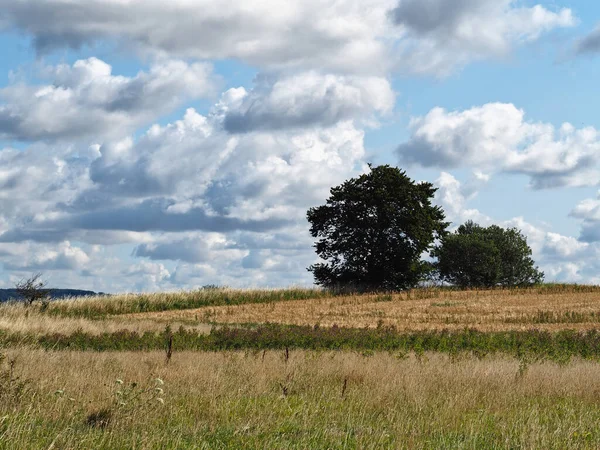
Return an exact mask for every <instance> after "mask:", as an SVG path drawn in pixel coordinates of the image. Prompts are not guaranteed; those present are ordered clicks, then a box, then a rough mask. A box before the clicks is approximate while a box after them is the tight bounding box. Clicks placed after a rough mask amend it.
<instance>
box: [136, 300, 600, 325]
mask: <svg viewBox="0 0 600 450" xmlns="http://www.w3.org/2000/svg"><path fill="white" fill-rule="evenodd" d="M415 296H416V295H415V293H414V292H413V293H412V294H406V293H404V294H394V295H356V296H347V297H329V298H318V299H312V300H298V301H287V302H273V303H265V304H244V305H235V306H216V307H204V308H198V309H192V310H181V311H164V312H157V313H143V314H132V315H130V316H129V317H131V319H136V320H148V319H151V320H159V321H163V322H169V321H176V320H179V321H182V320H183V321H189V320H193V319H194V318H195V319H196V320H199V321H205V322H213V323H264V322H272V323H285V324H294V325H315V324H320V325H322V326H331V325H334V324H337V325H338V326H347V327H376V326H378V325H380V324H383V325H394V326H395V327H397V328H398V330H404V331H409V330H414V331H416V330H437V329H463V328H465V327H469V328H474V329H478V330H481V331H501V330H526V329H531V328H537V329H541V330H549V331H556V330H561V329H566V328H568V329H576V330H589V329H596V328H598V327H599V326H600V292H576V291H574V292H569V291H567V292H564V291H558V292H553V291H539V290H521V291H502V290H499V291H424V292H423V293H420V294H419V295H418V296H421V297H424V298H415Z"/></svg>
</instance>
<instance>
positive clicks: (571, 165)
mask: <svg viewBox="0 0 600 450" xmlns="http://www.w3.org/2000/svg"><path fill="white" fill-rule="evenodd" d="M410 130H411V137H410V139H409V140H408V141H407V142H404V143H402V144H401V145H400V146H399V147H398V149H397V154H398V156H399V157H400V159H401V161H402V162H406V163H409V164H411V163H412V164H419V165H422V166H424V167H440V168H445V169H447V168H456V167H463V166H468V167H470V168H475V169H479V170H484V171H487V172H497V171H503V172H508V173H521V174H525V175H528V176H530V177H531V185H532V187H533V188H535V189H544V188H552V187H560V186H590V185H596V184H597V183H598V182H599V181H600V170H599V169H598V163H599V158H600V135H599V133H598V130H596V129H595V128H592V127H587V128H581V129H576V128H575V127H574V126H572V125H571V124H569V123H565V124H563V125H562V126H561V127H560V129H559V130H556V129H555V127H554V126H552V125H551V124H545V123H536V122H528V121H526V120H525V113H524V111H523V110H521V109H518V108H517V107H515V106H514V105H513V104H510V103H509V104H504V103H489V104H486V105H483V106H481V107H474V108H471V109H468V110H465V111H454V112H448V111H446V110H444V109H443V108H434V109H432V110H431V111H430V112H429V113H428V114H427V115H425V116H423V117H416V118H413V119H411V122H410Z"/></svg>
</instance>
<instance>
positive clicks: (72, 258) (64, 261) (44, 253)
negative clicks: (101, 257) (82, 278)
mask: <svg viewBox="0 0 600 450" xmlns="http://www.w3.org/2000/svg"><path fill="white" fill-rule="evenodd" d="M0 247H2V244H0ZM4 247H5V248H4V253H5V262H4V268H5V269H6V270H14V271H40V270H74V271H78V270H81V269H83V268H84V266H85V265H86V264H87V263H88V262H89V261H90V258H89V256H88V255H87V254H86V253H85V251H83V250H82V249H81V248H79V247H76V246H73V245H71V243H70V242H68V241H65V242H61V243H60V244H58V245H55V246H52V247H51V248H50V247H48V246H42V245H38V244H31V243H29V244H21V245H16V246H15V245H13V246H4Z"/></svg>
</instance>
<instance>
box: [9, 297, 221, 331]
mask: <svg viewBox="0 0 600 450" xmlns="http://www.w3.org/2000/svg"><path fill="white" fill-rule="evenodd" d="M170 325H171V326H172V327H173V328H178V327H179V326H180V325H185V327H186V329H194V330H197V331H198V332H201V333H208V332H209V331H210V329H211V326H210V325H207V324H202V323H194V324H190V323H187V322H186V323H183V322H177V321H171V323H170ZM125 329H126V330H129V331H134V332H137V333H144V332H146V331H153V332H157V331H163V330H164V329H165V324H164V323H163V322H161V321H158V320H154V319H151V318H148V319H140V320H130V319H128V318H126V317H120V316H114V317H111V318H107V319H102V320H91V319H86V318H78V317H75V318H71V317H60V316H52V315H49V314H47V313H45V312H42V311H40V309H39V308H26V307H24V306H23V305H22V304H5V305H2V306H1V307H0V330H2V331H6V332H10V333H18V334H35V335H39V334H41V335H46V334H54V333H61V334H72V333H74V332H76V331H81V332H83V333H86V334H92V335H98V334H102V333H113V332H116V331H120V330H125Z"/></svg>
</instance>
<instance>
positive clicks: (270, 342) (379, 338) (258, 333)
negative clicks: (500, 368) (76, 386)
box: [0, 324, 600, 362]
mask: <svg viewBox="0 0 600 450" xmlns="http://www.w3.org/2000/svg"><path fill="white" fill-rule="evenodd" d="M168 336H172V338H173V351H174V352H177V351H182V350H197V351H220V350H253V349H254V350H263V349H286V348H287V349H306V350H356V351H366V350H368V351H387V352H390V351H392V352H397V351H400V352H416V353H423V352H441V353H450V354H457V353H463V352H469V353H473V354H476V355H478V356H481V357H483V356H485V355H488V354H495V353H504V354H508V355H512V356H516V357H519V358H524V357H527V358H533V359H548V360H553V361H561V362H563V361H568V360H569V359H570V358H571V357H575V356H576V357H581V358H584V359H598V358H600V332H598V331H596V330H592V331H587V332H576V331H573V330H565V331H559V332H556V333H551V332H545V331H539V330H530V331H505V332H480V331H476V330H471V329H465V330H461V331H446V330H445V331H418V332H412V333H400V332H397V331H396V330H395V329H394V328H393V327H384V326H382V327H378V328H376V329H369V328H361V329H357V328H341V327H337V326H333V327H331V328H324V327H306V326H293V325H276V324H267V325H259V326H238V327H221V328H213V329H212V331H211V332H210V334H206V335H204V334H199V333H197V332H196V331H192V330H186V329H185V328H183V327H180V329H179V330H178V331H176V332H174V333H171V332H170V330H167V331H166V332H165V333H154V332H146V333H143V334H138V333H135V332H130V331H127V330H123V331H119V332H115V333H104V334H100V335H91V334H87V333H84V332H81V331H78V332H75V333H73V334H70V335H64V334H52V335H38V336H34V335H29V336H24V335H16V334H8V333H0V345H2V346H8V345H14V344H15V343H19V344H28V345H33V346H39V347H42V348H45V349H52V350H65V349H69V350H94V351H140V350H143V351H147V350H157V349H164V348H165V346H166V343H167V341H168Z"/></svg>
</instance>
